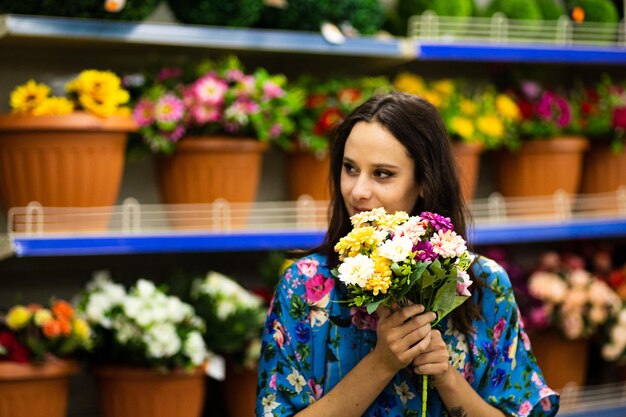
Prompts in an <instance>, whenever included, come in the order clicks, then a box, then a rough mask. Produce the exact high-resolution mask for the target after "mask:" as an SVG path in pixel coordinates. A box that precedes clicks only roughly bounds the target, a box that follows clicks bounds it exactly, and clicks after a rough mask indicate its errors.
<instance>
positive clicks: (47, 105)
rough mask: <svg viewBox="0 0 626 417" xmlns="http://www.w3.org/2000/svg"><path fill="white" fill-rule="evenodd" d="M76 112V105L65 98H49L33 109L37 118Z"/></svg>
mask: <svg viewBox="0 0 626 417" xmlns="http://www.w3.org/2000/svg"><path fill="white" fill-rule="evenodd" d="M73 111H74V103H72V102H71V101H70V100H68V99H67V98H65V97H48V98H47V99H45V100H44V101H42V102H41V103H39V105H37V107H35V108H34V109H33V114H34V115H35V116H47V115H51V114H70V113H72V112H73Z"/></svg>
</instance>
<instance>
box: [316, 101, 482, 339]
mask: <svg viewBox="0 0 626 417" xmlns="http://www.w3.org/2000/svg"><path fill="white" fill-rule="evenodd" d="M358 122H376V123H378V124H380V125H381V126H383V127H384V128H385V129H387V130H388V131H389V132H390V133H391V134H392V135H393V136H394V137H395V138H396V139H397V140H398V141H400V143H402V145H404V147H405V148H406V149H407V151H408V153H409V155H410V157H411V158H412V159H413V161H414V162H415V173H414V175H415V180H416V183H417V184H419V185H420V190H421V193H420V196H419V197H418V198H417V200H416V203H415V206H414V207H413V210H411V213H410V214H411V215H413V216H414V215H419V214H420V213H421V212H424V211H431V212H434V213H438V214H441V215H443V216H446V217H449V218H450V220H451V221H452V224H454V228H455V231H456V232H457V233H459V234H460V235H461V236H464V237H465V236H466V233H465V232H466V218H469V217H468V212H467V208H466V205H465V201H464V200H463V197H462V195H461V188H460V185H459V181H458V177H457V170H456V165H455V162H454V157H453V154H452V146H451V143H450V139H449V137H448V135H447V133H446V128H445V126H444V124H443V121H442V119H441V116H440V115H439V112H438V111H437V109H435V107H433V105H432V104H430V103H429V102H428V101H426V100H425V99H423V98H420V97H417V96H414V95H410V94H406V93H400V92H393V93H389V94H382V95H378V96H375V97H372V98H371V99H369V100H367V101H366V102H365V103H363V104H361V105H360V106H359V107H357V108H356V109H355V110H354V111H352V113H350V114H349V115H348V116H347V117H346V118H345V119H344V120H343V121H342V122H341V123H340V124H339V125H338V126H337V128H336V129H335V130H334V131H333V133H332V135H331V141H330V189H331V193H332V196H331V204H330V224H329V227H328V232H327V233H326V237H325V239H324V242H323V243H322V245H321V246H320V247H319V248H317V249H316V250H315V251H316V252H321V253H323V254H325V255H326V257H327V259H328V266H329V268H331V269H332V268H334V267H336V266H337V264H338V263H339V259H338V257H337V253H336V252H335V251H334V247H335V244H336V243H337V242H338V241H339V239H340V238H342V237H343V236H345V235H346V234H348V233H349V232H350V230H351V229H352V225H351V223H350V216H349V215H348V211H347V209H346V206H345V204H344V201H343V197H342V195H341V187H340V181H341V171H342V169H343V156H344V155H343V154H344V148H345V144H346V141H347V139H348V136H349V134H350V132H351V131H352V128H353V127H354V125H355V124H356V123H358ZM473 280H474V282H475V283H476V285H472V288H470V290H471V292H472V294H473V300H474V302H465V303H463V304H462V305H461V306H460V307H459V308H457V309H456V310H454V311H453V312H452V313H451V316H452V320H453V322H454V326H455V328H456V329H457V330H459V331H461V332H463V333H465V334H468V333H469V332H471V331H472V320H473V319H475V318H478V317H480V306H479V305H478V304H479V303H480V301H481V299H482V288H481V287H482V286H481V284H480V283H479V282H477V280H476V278H475V277H474V279H473Z"/></svg>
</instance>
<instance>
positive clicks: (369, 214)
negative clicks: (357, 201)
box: [350, 207, 387, 229]
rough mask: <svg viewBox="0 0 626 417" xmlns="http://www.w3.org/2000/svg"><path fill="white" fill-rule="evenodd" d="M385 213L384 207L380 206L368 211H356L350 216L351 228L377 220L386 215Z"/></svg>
mask: <svg viewBox="0 0 626 417" xmlns="http://www.w3.org/2000/svg"><path fill="white" fill-rule="evenodd" d="M386 215H387V213H386V212H385V209H384V208H382V207H377V208H375V209H372V210H370V211H363V212H361V213H357V214H355V215H354V216H352V217H350V222H351V223H352V227H353V228H355V229H356V228H357V227H363V226H367V224H366V223H372V222H377V221H378V220H380V219H381V218H382V217H384V216H386Z"/></svg>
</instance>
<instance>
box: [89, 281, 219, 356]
mask: <svg viewBox="0 0 626 417" xmlns="http://www.w3.org/2000/svg"><path fill="white" fill-rule="evenodd" d="M82 310H83V311H84V313H85V315H86V317H87V320H88V321H89V322H90V324H92V325H93V326H101V327H103V328H105V329H109V330H111V331H112V332H113V335H114V337H115V340H116V341H117V343H119V344H120V345H121V346H142V347H143V350H144V352H145V354H146V357H147V358H148V359H168V358H172V357H174V356H176V355H181V354H182V355H183V356H184V357H186V358H187V359H188V361H189V362H190V363H191V364H192V365H194V366H199V365H201V364H202V363H203V362H205V360H206V359H207V356H208V352H207V350H206V346H205V343H204V341H203V339H202V333H201V332H202V331H203V330H204V322H203V321H202V320H201V319H200V318H198V317H197V316H196V315H195V312H194V309H193V307H191V306H190V305H189V304H186V303H183V302H182V301H181V300H180V299H179V298H178V297H174V296H168V295H167V294H165V293H164V292H163V291H161V290H159V289H158V288H156V287H155V285H154V284H153V283H152V282H150V281H147V280H145V279H140V280H139V281H137V283H136V285H135V286H134V287H133V288H131V289H130V290H129V291H128V292H126V291H125V289H124V287H123V286H121V285H119V284H115V283H113V282H111V281H110V280H109V279H108V278H104V277H98V278H96V279H94V280H93V281H92V282H90V283H89V284H88V285H87V292H86V302H85V303H84V304H83V305H82ZM182 327H184V328H185V329H184V330H183V331H181V330H182Z"/></svg>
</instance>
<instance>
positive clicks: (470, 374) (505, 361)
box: [256, 254, 559, 417]
mask: <svg viewBox="0 0 626 417" xmlns="http://www.w3.org/2000/svg"><path fill="white" fill-rule="evenodd" d="M472 268H473V272H474V275H475V276H476V277H478V278H479V279H482V280H483V282H485V283H486V287H485V289H484V296H483V305H482V318H481V319H478V320H475V321H474V323H473V326H474V332H473V333H472V334H469V335H464V334H462V333H460V332H458V331H456V330H455V329H454V327H453V326H452V324H451V322H450V320H448V319H444V320H442V321H441V322H440V323H439V328H440V330H441V332H442V336H443V339H444V340H445V342H446V345H447V346H448V351H449V353H450V363H451V366H452V367H454V368H455V369H457V370H458V371H459V372H460V373H461V375H463V376H464V377H465V379H466V380H467V381H468V383H469V384H470V385H471V386H472V387H473V388H474V390H476V392H477V393H478V394H479V395H480V396H481V397H482V398H483V399H484V400H485V401H487V402H488V403H490V404H492V405H493V406H495V407H497V408H498V409H500V410H502V411H503V412H504V413H506V414H508V415H511V416H514V417H531V416H532V417H538V416H547V417H550V416H554V415H555V414H556V412H557V411H558V408H559V397H558V394H557V393H556V392H554V391H553V390H552V389H550V388H549V387H548V386H547V385H546V384H545V381H544V379H543V376H542V374H541V371H540V369H539V367H538V366H537V363H536V361H535V358H534V356H533V354H532V351H531V350H530V341H529V339H528V335H527V334H526V332H525V330H524V326H523V323H522V321H521V315H520V314H519V310H518V308H517V304H516V302H515V298H514V295H513V290H512V287H511V282H510V280H509V277H508V275H507V274H506V272H505V271H504V269H502V267H501V266H500V265H498V264H497V263H495V262H494V261H492V260H490V259H487V258H484V257H477V258H476V261H475V262H474V264H473V265H472ZM345 294H346V290H345V287H344V286H343V285H342V284H341V283H339V282H338V281H336V280H335V279H334V278H333V277H332V275H331V273H330V271H329V270H328V267H327V265H326V259H325V258H324V257H323V256H322V255H318V254H315V255H311V256H309V257H306V258H302V259H300V260H298V261H296V262H294V263H293V264H292V265H291V266H290V267H289V268H288V269H287V270H286V271H285V273H284V274H283V276H282V277H281V279H280V281H279V283H278V285H277V288H276V292H275V294H274V299H273V300H272V304H271V307H270V311H269V314H268V317H267V322H266V325H265V330H264V333H263V347H262V352H261V360H260V363H259V375H258V384H259V389H258V396H257V406H256V414H257V417H283V416H292V415H294V414H296V413H297V412H298V411H300V410H302V409H304V408H306V407H308V406H309V405H310V404H312V403H313V402H315V401H317V400H319V399H320V398H321V397H322V396H323V395H324V394H325V393H327V392H329V391H330V390H331V389H332V388H333V387H334V386H335V385H337V383H338V382H339V381H340V380H341V379H342V378H343V377H344V376H345V375H346V374H347V373H348V372H350V370H351V369H352V368H353V367H354V366H356V365H357V364H358V363H359V361H360V360H361V359H362V358H363V357H364V356H365V355H367V354H368V353H369V352H370V351H371V350H372V349H373V348H374V346H375V344H376V325H377V318H376V316H375V315H368V314H367V311H365V310H364V309H362V308H356V307H349V306H348V305H347V304H346V303H341V302H339V301H340V300H342V299H343V297H344V296H345ZM427 411H428V415H429V416H430V417H434V416H447V415H448V414H447V412H446V410H445V407H444V405H443V403H442V402H441V399H440V398H439V396H438V394H437V392H436V391H435V390H431V391H429V395H428V410H427ZM420 412H421V377H420V376H418V375H415V374H414V373H413V372H412V371H411V370H410V369H409V368H407V369H403V370H401V371H400V372H398V374H396V375H395V376H394V378H393V379H392V380H391V381H390V382H389V384H388V385H387V387H386V388H385V389H384V390H383V391H382V392H381V393H380V395H379V396H378V397H377V398H376V399H375V400H374V402H373V403H372V404H371V405H370V407H369V408H368V409H367V410H366V412H365V413H364V416H366V417H378V416H381V417H382V416H390V417H410V416H419V415H420Z"/></svg>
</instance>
